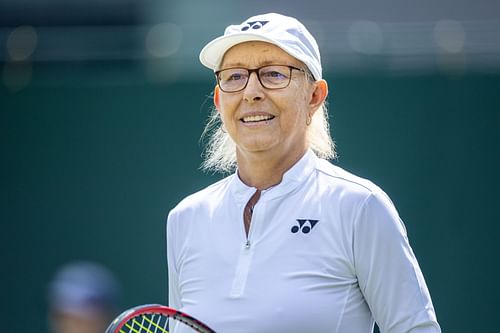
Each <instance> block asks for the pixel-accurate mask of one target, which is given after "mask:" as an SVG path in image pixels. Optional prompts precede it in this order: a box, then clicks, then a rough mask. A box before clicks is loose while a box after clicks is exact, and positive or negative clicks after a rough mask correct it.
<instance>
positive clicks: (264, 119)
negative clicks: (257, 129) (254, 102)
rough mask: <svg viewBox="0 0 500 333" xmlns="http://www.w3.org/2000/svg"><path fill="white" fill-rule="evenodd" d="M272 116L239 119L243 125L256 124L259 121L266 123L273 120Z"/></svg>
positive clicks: (252, 116)
mask: <svg viewBox="0 0 500 333" xmlns="http://www.w3.org/2000/svg"><path fill="white" fill-rule="evenodd" d="M273 118H274V116H271V115H251V116H246V117H243V118H241V121H242V122H244V123H257V122H260V121H267V120H271V119H273Z"/></svg>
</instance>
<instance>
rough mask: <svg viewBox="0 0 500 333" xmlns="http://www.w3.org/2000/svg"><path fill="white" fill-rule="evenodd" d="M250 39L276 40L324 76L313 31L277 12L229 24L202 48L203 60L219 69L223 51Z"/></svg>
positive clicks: (285, 49)
mask: <svg viewBox="0 0 500 333" xmlns="http://www.w3.org/2000/svg"><path fill="white" fill-rule="evenodd" d="M249 41H263V42H268V43H271V44H274V45H276V46H278V47H280V48H281V49H283V50H284V51H285V52H286V53H288V54H289V55H291V56H292V57H294V58H296V59H298V60H300V61H302V62H303V63H304V64H306V66H307V68H309V70H310V71H311V73H312V74H313V76H314V78H315V79H316V80H319V79H321V78H322V69H321V57H320V54H319V47H318V43H316V40H315V39H314V37H313V36H312V35H311V33H310V32H309V31H308V30H307V29H306V27H304V25H303V24H302V23H300V22H299V21H298V20H297V19H295V18H293V17H289V16H284V15H281V14H276V13H269V14H262V15H257V16H252V17H250V18H249V19H247V20H245V21H243V23H241V24H238V25H230V26H228V27H227V28H226V30H225V31H224V36H220V37H218V38H216V39H214V40H212V41H211V42H209V43H208V44H207V45H205V47H204V48H203V49H202V50H201V52H200V61H201V63H202V64H203V65H205V66H206V67H208V68H210V69H212V70H214V71H215V70H217V69H219V66H220V63H221V61H222V58H223V56H224V54H225V53H226V52H227V51H228V50H229V49H230V48H231V47H233V46H235V45H237V44H240V43H243V42H249Z"/></svg>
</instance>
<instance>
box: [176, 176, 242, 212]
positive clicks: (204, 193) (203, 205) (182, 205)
mask: <svg viewBox="0 0 500 333" xmlns="http://www.w3.org/2000/svg"><path fill="white" fill-rule="evenodd" d="M233 177H234V175H230V176H228V177H226V178H224V179H221V180H219V181H218V182H216V183H213V184H211V185H209V186H207V187H205V188H203V189H201V190H200V191H197V192H195V193H192V194H190V195H188V196H187V197H185V198H184V199H182V200H181V201H180V202H179V203H178V204H177V205H176V206H175V207H174V208H173V209H172V210H171V211H170V213H169V220H170V219H171V217H172V216H173V215H179V214H186V213H189V212H192V213H193V212H196V211H199V210H200V209H210V208H211V207H213V206H215V205H217V203H218V202H219V201H218V198H221V197H222V196H223V193H225V192H226V190H227V188H228V186H229V184H230V183H231V181H232V179H233Z"/></svg>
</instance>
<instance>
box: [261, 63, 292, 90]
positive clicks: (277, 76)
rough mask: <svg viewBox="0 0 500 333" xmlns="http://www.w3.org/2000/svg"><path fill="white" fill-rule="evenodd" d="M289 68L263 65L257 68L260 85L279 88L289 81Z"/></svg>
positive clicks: (286, 84)
mask: <svg viewBox="0 0 500 333" xmlns="http://www.w3.org/2000/svg"><path fill="white" fill-rule="evenodd" d="M290 75H291V69H290V67H288V66H276V65H273V66H265V67H262V68H261V69H260V70H259V77H260V81H261V82H262V85H263V86H264V87H266V88H269V89H279V88H284V87H286V86H288V84H289V83H290Z"/></svg>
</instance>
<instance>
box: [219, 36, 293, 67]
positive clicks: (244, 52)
mask: <svg viewBox="0 0 500 333" xmlns="http://www.w3.org/2000/svg"><path fill="white" fill-rule="evenodd" d="M269 64H283V65H291V66H301V65H302V62H300V61H299V60H297V59H296V58H294V57H292V56H291V55H289V54H288V53H286V52H285V51H283V50H282V49H281V48H279V47H278V46H276V45H274V44H271V43H266V42H259V41H255V42H245V43H241V44H237V45H235V46H233V47H232V48H230V49H229V50H228V51H227V52H226V53H225V54H224V57H223V59H222V62H221V65H220V68H224V67H226V68H227V67H239V66H241V67H247V68H254V67H259V66H264V65H269Z"/></svg>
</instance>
